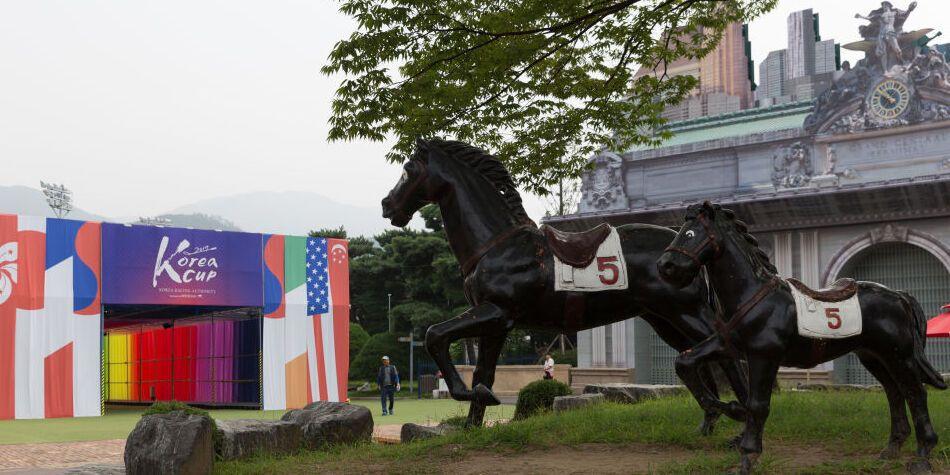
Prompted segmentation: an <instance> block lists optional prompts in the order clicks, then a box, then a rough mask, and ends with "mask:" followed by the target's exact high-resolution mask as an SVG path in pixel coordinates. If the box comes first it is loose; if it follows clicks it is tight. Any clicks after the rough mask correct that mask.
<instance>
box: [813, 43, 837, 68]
mask: <svg viewBox="0 0 950 475" xmlns="http://www.w3.org/2000/svg"><path fill="white" fill-rule="evenodd" d="M840 57H841V56H840V53H839V52H838V45H836V44H835V40H824V41H819V42H817V43H815V74H821V73H830V72H834V71H837V70H838V69H839V68H840V67H841V64H840Z"/></svg>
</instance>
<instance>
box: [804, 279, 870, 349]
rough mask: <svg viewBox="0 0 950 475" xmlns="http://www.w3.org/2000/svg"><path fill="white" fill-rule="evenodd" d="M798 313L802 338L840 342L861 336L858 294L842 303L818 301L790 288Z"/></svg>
mask: <svg viewBox="0 0 950 475" xmlns="http://www.w3.org/2000/svg"><path fill="white" fill-rule="evenodd" d="M790 287H791V288H792V295H793V296H794V297H795V308H796V309H797V310H798V334H799V335H801V336H804V337H808V338H823V339H837V338H848V337H851V336H855V335H860V334H861V327H862V320H861V305H860V304H859V303H858V294H857V293H855V294H854V295H853V296H852V297H851V298H849V299H847V300H842V301H840V302H834V303H832V302H822V301H820V300H815V299H813V298H811V297H809V296H807V295H805V294H803V293H801V292H799V290H798V289H796V288H795V286H794V285H790Z"/></svg>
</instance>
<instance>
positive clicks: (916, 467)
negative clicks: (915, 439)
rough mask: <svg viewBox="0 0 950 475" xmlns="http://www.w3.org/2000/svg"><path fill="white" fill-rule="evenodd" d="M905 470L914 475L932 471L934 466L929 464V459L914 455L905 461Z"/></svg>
mask: <svg viewBox="0 0 950 475" xmlns="http://www.w3.org/2000/svg"><path fill="white" fill-rule="evenodd" d="M907 471H908V472H910V473H912V474H915V475H916V474H922V473H933V471H934V467H933V465H931V464H930V460H927V459H925V458H923V457H914V459H913V460H911V461H910V462H907Z"/></svg>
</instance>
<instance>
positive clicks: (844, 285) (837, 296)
mask: <svg viewBox="0 0 950 475" xmlns="http://www.w3.org/2000/svg"><path fill="white" fill-rule="evenodd" d="M785 280H786V281H788V283H789V284H792V285H794V286H795V288H796V289H798V291H799V292H801V293H803V294H805V295H807V296H809V297H811V298H813V299H815V300H818V301H819V302H840V301H842V300H848V299H849V298H851V297H854V294H855V293H856V292H857V291H858V283H857V282H855V281H854V279H848V278H844V279H838V280H836V281H835V282H834V283H833V284H831V287H828V288H827V289H820V290H815V289H812V288H810V287H808V286H807V285H805V283H804V282H802V281H800V280H798V279H792V278H788V279H785Z"/></svg>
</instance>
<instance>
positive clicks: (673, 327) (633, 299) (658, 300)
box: [382, 139, 746, 434]
mask: <svg viewBox="0 0 950 475" xmlns="http://www.w3.org/2000/svg"><path fill="white" fill-rule="evenodd" d="M403 168H404V172H403V174H402V178H401V179H400V180H399V182H398V183H396V185H395V187H394V188H393V189H392V190H391V191H390V192H389V194H388V195H387V196H386V198H385V199H383V202H382V206H383V217H385V218H388V219H390V220H391V222H392V224H393V225H396V226H400V227H401V226H405V225H406V224H408V223H409V221H410V219H411V217H412V215H413V214H414V213H415V212H416V211H418V210H419V209H420V208H422V207H423V206H424V205H426V204H428V203H437V204H438V206H439V207H440V209H441V211H442V220H443V224H444V228H445V231H446V233H447V235H448V239H449V244H450V246H451V248H452V251H453V253H454V254H455V257H456V258H457V259H458V261H459V263H460V264H461V270H462V274H463V278H464V284H463V285H464V291H465V296H466V298H467V300H468V302H469V303H470V304H471V306H472V307H471V308H469V309H468V310H466V311H465V312H464V313H462V314H461V315H459V316H457V317H455V318H452V319H450V320H448V321H445V322H442V323H439V324H437V325H433V326H431V327H430V328H429V330H428V332H427V333H426V338H425V346H426V349H427V350H428V352H429V354H430V355H432V357H433V358H434V359H435V361H436V363H437V364H438V366H439V369H440V370H441V371H442V374H443V375H444V376H445V379H446V382H447V384H448V387H449V393H450V394H451V395H452V397H453V398H454V399H456V400H458V401H471V406H470V408H469V414H468V420H467V424H468V425H481V423H482V421H483V418H484V412H485V407H486V406H489V405H496V404H499V401H498V399H497V398H496V397H495V396H494V394H493V393H492V392H491V387H492V384H493V383H494V380H495V365H496V364H497V361H498V356H499V353H501V350H502V346H503V345H504V343H505V337H506V335H507V334H508V332H509V331H510V330H511V329H512V328H513V327H515V326H523V327H535V328H544V329H557V330H560V331H562V332H576V331H579V330H585V329H588V328H593V327H597V326H601V325H606V324H608V323H612V322H617V321H621V320H624V319H628V318H632V317H635V316H640V317H643V318H645V319H646V320H647V321H648V322H649V323H650V324H651V325H652V326H653V328H654V329H655V330H656V331H657V333H658V334H659V335H660V337H661V338H663V339H664V341H666V343H668V344H669V345H670V346H672V347H673V348H675V349H676V350H678V351H683V350H686V349H688V348H690V347H692V346H693V345H694V344H696V343H698V342H700V341H702V340H704V339H705V338H707V337H708V336H710V335H711V334H712V333H713V328H712V324H711V322H712V320H713V319H714V318H715V312H714V311H713V309H712V308H711V306H710V300H709V294H708V293H707V287H706V283H705V281H704V280H702V279H699V278H697V279H694V280H693V281H692V282H691V283H689V284H688V285H685V286H682V287H675V286H673V285H671V284H668V283H666V282H665V281H663V280H662V279H660V277H659V275H658V273H657V269H656V265H655V262H656V260H657V259H658V258H659V257H660V255H661V254H662V253H663V250H664V249H665V248H666V246H667V245H668V244H669V243H670V242H671V241H672V239H673V237H674V236H675V234H676V233H675V232H673V231H672V230H670V229H667V228H663V227H659V226H651V225H626V226H621V227H619V228H617V231H618V234H619V237H620V242H621V247H622V252H623V256H624V257H625V260H626V271H627V276H628V279H629V286H628V288H627V289H625V290H604V291H600V292H563V291H559V292H556V291H555V285H554V255H555V253H554V250H553V249H552V243H551V242H550V237H549V236H550V235H551V234H550V233H553V232H554V231H553V230H549V231H548V232H542V231H541V230H539V229H538V227H537V226H536V225H535V224H534V222H533V221H532V220H531V219H530V218H529V217H528V215H527V214H526V213H525V210H524V208H523V207H522V205H521V196H520V195H519V194H518V191H517V189H516V188H515V184H514V182H513V181H512V179H511V177H510V175H509V174H508V172H507V170H505V168H504V166H502V164H501V163H500V162H499V161H498V160H497V159H496V158H495V157H493V156H491V155H489V154H488V153H486V152H485V151H483V150H481V149H478V148H475V147H472V146H470V145H467V144H464V143H461V142H454V141H445V140H438V139H436V140H428V141H423V140H418V141H417V143H416V151H415V153H414V154H413V156H412V157H411V159H410V160H408V161H407V162H406V163H405V165H404V167H403ZM605 231H609V229H607V228H601V230H600V231H595V232H597V233H602V232H605ZM571 237H573V238H574V239H570V238H571ZM555 238H556V239H562V240H563V239H567V240H568V241H569V242H568V244H569V245H570V246H573V247H574V248H575V249H580V250H581V251H583V250H585V244H584V240H585V238H590V239H589V240H591V241H596V236H593V234H592V233H591V234H586V235H580V236H578V235H575V236H564V235H560V236H555ZM586 248H587V250H589V249H590V248H591V246H590V245H587V246H586ZM618 270H619V269H618ZM460 338H478V341H479V344H478V360H477V364H476V367H475V371H474V374H473V379H472V387H473V388H472V389H469V388H467V387H466V385H465V383H464V382H463V381H462V378H461V377H460V376H459V374H458V372H457V371H456V369H455V366H454V365H453V364H452V360H451V358H450V356H449V345H450V344H451V343H452V342H453V341H455V340H458V339H460ZM720 367H721V368H722V369H723V370H724V372H725V374H726V375H727V377H728V378H729V381H730V384H731V385H732V386H733V390H734V391H735V393H736V395H737V397H738V398H739V400H740V401H743V400H744V397H745V384H746V383H745V380H744V376H743V374H742V373H741V372H740V370H739V367H738V364H737V362H736V361H726V362H722V363H721V364H720ZM697 373H698V374H697V378H698V379H699V380H701V381H703V382H704V384H703V389H702V390H701V392H702V393H703V399H704V400H705V401H712V402H711V403H707V404H703V407H705V408H706V417H705V418H704V422H703V424H702V426H701V430H702V431H703V433H705V434H708V433H710V432H711V431H712V429H713V425H714V423H715V421H716V419H717V418H718V416H719V414H720V413H725V414H726V415H728V416H729V417H732V418H735V419H739V420H741V419H743V418H744V409H743V407H742V405H741V404H739V403H737V402H735V401H732V402H730V403H721V402H719V400H718V396H717V395H716V393H715V392H716V386H715V382H714V380H713V378H712V377H711V375H710V372H709V368H708V367H704V368H699V369H697Z"/></svg>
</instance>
